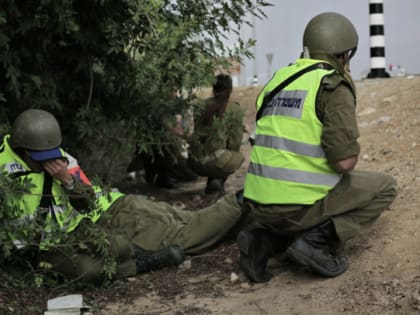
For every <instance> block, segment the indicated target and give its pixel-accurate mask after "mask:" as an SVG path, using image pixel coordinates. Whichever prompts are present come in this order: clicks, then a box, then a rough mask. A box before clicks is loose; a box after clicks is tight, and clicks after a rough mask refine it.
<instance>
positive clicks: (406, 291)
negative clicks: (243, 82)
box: [100, 77, 420, 315]
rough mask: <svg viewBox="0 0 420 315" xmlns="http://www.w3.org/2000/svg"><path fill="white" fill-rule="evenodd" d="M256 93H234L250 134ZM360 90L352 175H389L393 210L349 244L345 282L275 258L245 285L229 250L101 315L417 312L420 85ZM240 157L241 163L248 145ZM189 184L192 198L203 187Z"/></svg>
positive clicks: (235, 181) (145, 285)
mask: <svg viewBox="0 0 420 315" xmlns="http://www.w3.org/2000/svg"><path fill="white" fill-rule="evenodd" d="M260 89H261V87H246V88H237V89H235V92H234V95H233V97H232V100H234V101H235V100H236V101H238V102H239V103H240V104H241V105H242V106H243V107H244V108H245V109H246V110H247V124H248V125H249V126H252V124H253V117H254V115H255V111H254V102H255V98H256V95H257V93H258V91H259V90H260ZM357 91H358V107H357V113H358V121H359V127H360V133H361V137H360V143H361V145H362V154H361V158H360V161H359V164H358V166H357V168H358V169H368V170H377V171H383V172H388V173H390V174H392V175H394V176H395V177H396V178H397V180H398V182H399V186H400V192H399V195H398V197H397V199H396V201H395V202H394V204H393V205H392V208H391V209H390V211H386V212H385V213H384V214H383V215H382V216H381V217H380V218H379V219H378V220H377V222H376V223H375V224H374V225H373V227H372V228H371V229H370V230H369V231H368V232H367V233H366V234H365V235H363V236H360V237H358V238H356V239H354V240H353V241H352V242H351V244H349V248H348V253H349V262H350V268H349V270H348V271H347V272H346V273H345V274H343V275H342V276H340V277H338V278H334V279H323V278H319V277H316V276H311V275H310V274H308V273H306V272H304V271H302V270H300V269H299V268H297V267H296V266H293V265H292V264H290V263H288V262H287V261H285V260H282V259H280V260H274V261H272V262H271V263H270V266H271V267H270V268H271V270H272V272H273V273H274V274H275V277H274V278H273V279H272V280H271V281H270V282H269V283H266V284H252V283H248V282H247V280H246V279H245V278H244V276H243V275H242V274H241V272H240V270H239V267H238V261H237V259H238V252H237V249H236V246H235V244H234V243H229V244H224V245H222V246H221V247H220V248H217V249H215V250H214V251H213V252H210V253H209V254H205V255H203V256H198V257H192V258H191V259H190V263H191V268H186V269H178V270H176V271H174V270H168V271H161V272H156V273H153V274H148V275H142V276H139V277H136V278H134V279H131V280H132V283H131V284H130V287H131V290H130V294H129V298H128V297H126V298H124V302H122V301H121V300H119V301H115V302H108V303H105V304H106V305H104V304H102V306H103V307H100V308H101V309H102V312H101V314H108V315H109V314H139V313H142V314H211V313H214V314H296V315H298V314H324V315H326V314H381V315H388V314H389V315H391V314H419V313H420V240H419V238H420V193H419V191H420V130H419V126H420V77H410V78H392V79H378V80H366V81H360V82H357ZM244 139H245V136H244ZM242 149H243V151H244V153H245V154H246V155H248V153H249V149H250V148H249V145H247V144H244V145H243V148H242ZM246 169H247V162H245V163H244V165H243V166H242V168H241V169H240V170H239V171H238V172H237V173H236V174H235V175H233V176H231V177H230V178H229V180H228V182H227V190H228V191H236V190H237V189H240V188H241V187H242V184H243V179H244V175H245V173H246ZM188 185H190V186H188V187H189V188H188V187H187V186H185V187H187V188H188V189H190V190H191V187H195V189H196V190H195V192H194V189H193V192H192V193H196V191H198V190H199V189H202V188H203V187H204V181H203V180H201V181H198V182H196V183H194V184H188ZM191 185H192V186H191ZM187 188H186V189H185V190H188V189H187ZM181 190H182V188H181ZM185 190H184V193H185ZM168 194H169V196H170V197H171V198H174V197H176V192H171V193H168ZM192 199H193V198H192ZM172 200H173V199H172ZM196 200H197V199H196ZM232 273H234V275H232ZM235 275H238V277H239V278H238V279H236V277H235ZM231 277H233V278H231ZM232 280H234V281H232ZM136 290H137V291H136ZM126 292H127V291H126ZM136 292H137V293H136Z"/></svg>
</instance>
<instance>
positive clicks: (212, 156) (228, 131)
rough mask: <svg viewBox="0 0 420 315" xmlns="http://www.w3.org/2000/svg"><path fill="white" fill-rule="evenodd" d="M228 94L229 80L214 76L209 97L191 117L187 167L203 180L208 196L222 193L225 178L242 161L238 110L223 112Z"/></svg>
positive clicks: (241, 129) (220, 75)
mask: <svg viewBox="0 0 420 315" xmlns="http://www.w3.org/2000/svg"><path fill="white" fill-rule="evenodd" d="M231 93H232V78H231V77H230V76H229V75H227V74H219V75H217V76H216V82H215V83H214V84H213V97H211V98H209V99H208V100H207V101H206V104H205V105H206V106H205V108H204V110H203V111H202V112H200V113H199V114H198V117H195V118H194V121H195V126H194V134H193V136H192V139H191V140H190V141H189V143H190V154H189V156H190V157H189V159H188V166H189V167H190V168H191V170H192V171H193V172H195V173H196V174H198V175H200V176H203V177H207V186H206V193H208V194H212V193H223V192H224V184H225V182H226V179H227V177H228V176H229V175H231V174H233V173H234V172H235V171H236V170H238V169H239V167H240V166H241V165H242V163H243V161H244V157H243V155H242V153H241V152H240V151H239V149H240V146H241V143H242V132H243V129H244V128H243V121H242V120H243V114H242V112H241V111H240V110H239V109H238V110H236V111H230V112H226V108H227V106H228V104H229V98H230V95H231Z"/></svg>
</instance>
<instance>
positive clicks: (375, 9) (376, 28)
mask: <svg viewBox="0 0 420 315" xmlns="http://www.w3.org/2000/svg"><path fill="white" fill-rule="evenodd" d="M369 17H370V63H371V69H370V72H369V74H368V76H367V77H368V78H369V79H370V78H389V73H388V72H386V70H385V69H386V62H385V27H384V5H383V0H369Z"/></svg>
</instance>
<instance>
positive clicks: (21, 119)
mask: <svg viewBox="0 0 420 315" xmlns="http://www.w3.org/2000/svg"><path fill="white" fill-rule="evenodd" d="M61 141H62V138H61V130H60V125H59V124H58V121H57V119H55V117H54V116H53V115H52V114H50V113H49V112H47V111H45V110H41V109H28V110H26V111H24V112H22V113H21V114H20V115H19V116H18V117H17V118H16V120H15V122H14V123H13V127H12V134H11V136H10V145H11V146H12V147H13V148H24V149H28V150H36V151H42V150H50V149H53V148H55V147H58V146H60V144H61Z"/></svg>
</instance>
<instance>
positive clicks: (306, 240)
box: [286, 220, 348, 277]
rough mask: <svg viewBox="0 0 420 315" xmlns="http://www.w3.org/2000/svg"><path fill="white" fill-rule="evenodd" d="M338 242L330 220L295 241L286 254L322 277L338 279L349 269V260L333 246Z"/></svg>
mask: <svg viewBox="0 0 420 315" xmlns="http://www.w3.org/2000/svg"><path fill="white" fill-rule="evenodd" d="M337 240H338V238H337V234H336V233H335V229H334V224H333V222H332V221H331V220H328V221H326V222H324V223H322V224H320V225H318V226H316V227H315V228H313V229H311V230H309V231H308V232H306V233H304V234H303V235H302V236H300V237H298V238H297V239H295V240H294V241H293V243H292V244H291V245H290V246H289V247H288V248H287V250H286V254H287V256H288V257H289V258H290V259H292V260H293V261H295V262H297V263H299V264H301V265H304V266H307V267H309V268H310V269H312V270H313V271H315V272H316V273H319V274H320V275H323V276H325V277H336V276H339V275H341V274H342V273H344V272H345V271H346V270H347V268H348V262H347V258H346V257H345V256H342V255H340V254H338V253H337V252H336V251H335V249H334V248H333V246H332V245H331V244H332V243H333V242H337Z"/></svg>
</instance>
